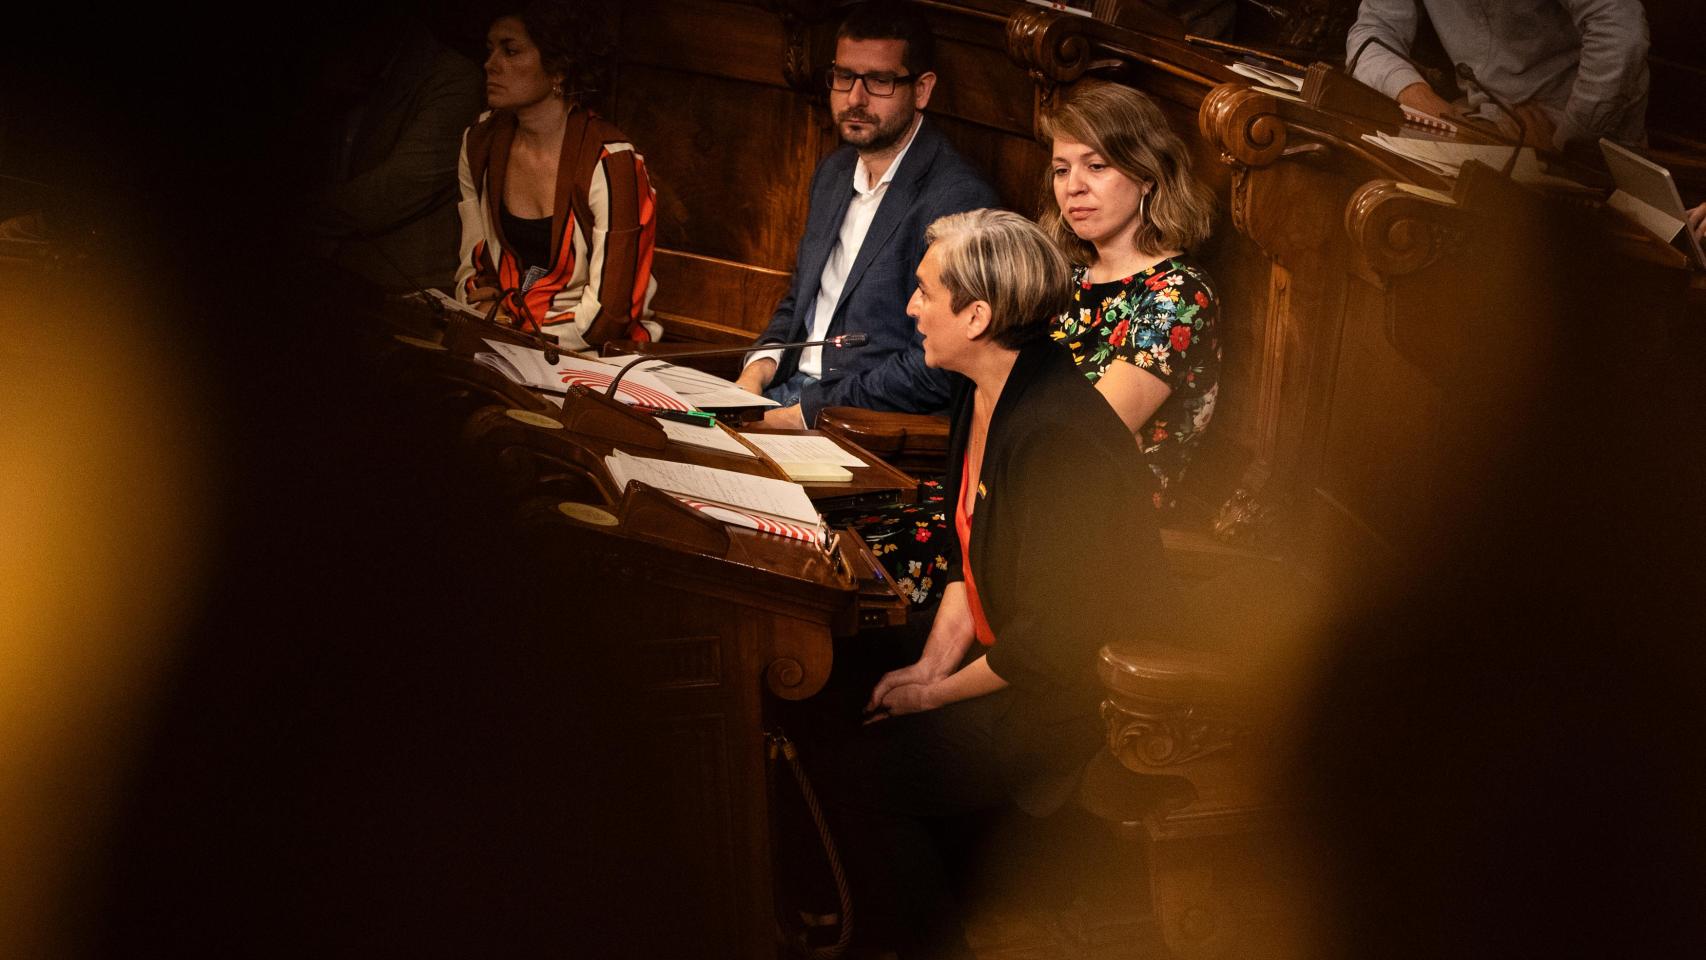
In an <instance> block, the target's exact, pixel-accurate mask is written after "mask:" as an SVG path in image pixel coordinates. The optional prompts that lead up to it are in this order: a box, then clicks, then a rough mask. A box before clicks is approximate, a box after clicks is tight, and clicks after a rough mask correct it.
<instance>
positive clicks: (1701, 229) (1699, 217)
mask: <svg viewBox="0 0 1706 960" xmlns="http://www.w3.org/2000/svg"><path fill="white" fill-rule="evenodd" d="M1688 229H1689V231H1690V232H1692V233H1693V234H1694V235H1695V236H1696V237H1699V238H1700V239H1701V240H1706V203H1702V204H1701V205H1700V206H1698V207H1695V208H1694V209H1693V210H1690V211H1688Z"/></svg>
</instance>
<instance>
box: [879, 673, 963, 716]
mask: <svg viewBox="0 0 1706 960" xmlns="http://www.w3.org/2000/svg"><path fill="white" fill-rule="evenodd" d="M945 676H947V674H945V673H944V674H936V673H935V672H934V671H932V670H931V669H930V665H929V664H927V663H925V662H924V661H923V660H919V661H918V662H917V663H915V664H913V665H912V666H910V667H901V668H900V669H899V670H890V671H889V672H888V673H885V674H883V678H882V679H881V680H878V681H877V685H876V686H875V687H873V688H872V689H871V699H870V700H869V701H867V702H866V704H865V712H866V713H867V714H871V713H878V712H880V711H884V710H885V708H886V707H887V700H888V699H889V696H890V694H893V693H894V692H895V691H897V690H902V689H906V688H911V687H923V686H926V685H928V684H931V683H934V682H935V681H937V680H940V679H942V677H945ZM908 696H914V694H908ZM919 709H926V708H922V707H920V708H915V709H913V710H908V711H906V712H907V713H916V712H917V710H919ZM887 712H888V713H893V712H894V711H893V710H892V709H890V710H887Z"/></svg>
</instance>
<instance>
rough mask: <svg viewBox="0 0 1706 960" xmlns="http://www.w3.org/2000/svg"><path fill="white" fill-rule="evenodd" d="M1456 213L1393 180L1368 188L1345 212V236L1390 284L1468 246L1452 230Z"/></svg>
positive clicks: (1360, 191)
mask: <svg viewBox="0 0 1706 960" xmlns="http://www.w3.org/2000/svg"><path fill="white" fill-rule="evenodd" d="M1455 213H1456V211H1455V208H1454V207H1452V206H1450V205H1448V204H1444V203H1441V202H1439V201H1437V200H1431V199H1429V198H1427V197H1423V196H1418V195H1417V194H1415V193H1412V192H1409V191H1407V190H1404V189H1402V188H1401V187H1399V186H1398V184H1397V183H1395V182H1393V181H1391V180H1374V181H1370V182H1369V183H1365V184H1363V185H1362V186H1361V187H1360V188H1358V189H1357V191H1356V193H1354V194H1352V195H1351V199H1350V202H1349V203H1348V204H1346V206H1345V232H1346V233H1348V234H1350V238H1351V244H1352V246H1353V247H1354V248H1355V249H1356V250H1357V251H1358V252H1359V253H1361V254H1362V257H1363V259H1364V260H1365V261H1366V262H1367V263H1368V265H1369V267H1370V268H1371V269H1372V270H1373V271H1374V272H1375V273H1376V274H1378V275H1379V276H1380V278H1381V279H1382V280H1383V281H1385V280H1390V279H1391V278H1394V277H1400V276H1404V275H1407V274H1412V273H1415V272H1416V271H1418V270H1421V269H1423V268H1424V267H1427V266H1429V265H1430V264H1432V263H1434V262H1435V261H1437V260H1439V258H1440V257H1441V256H1442V255H1444V254H1446V253H1447V252H1449V251H1451V250H1453V249H1455V248H1456V247H1458V246H1459V245H1461V243H1462V242H1463V233H1462V231H1461V230H1459V229H1457V228H1456V227H1454V226H1453V225H1452V224H1451V222H1450V221H1451V220H1452V219H1454V218H1455Z"/></svg>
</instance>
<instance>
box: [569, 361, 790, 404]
mask: <svg viewBox="0 0 1706 960" xmlns="http://www.w3.org/2000/svg"><path fill="white" fill-rule="evenodd" d="M633 359H634V358H633V356H632V355H626V356H619V357H599V358H598V362H600V363H605V364H609V365H611V366H613V367H621V366H624V365H626V364H627V363H628V362H629V361H631V360H633ZM635 369H638V370H642V371H644V372H645V373H649V374H651V375H653V376H655V377H657V378H658V379H659V380H660V381H662V382H663V383H665V384H668V385H669V387H670V389H672V390H674V391H675V392H676V393H678V394H680V395H681V396H682V397H683V398H684V399H686V400H687V401H688V402H690V403H692V404H693V405H694V406H696V407H698V408H700V409H701V410H736V409H740V408H743V407H774V406H776V405H777V404H776V401H774V400H770V399H767V398H765V397H761V396H759V395H757V394H755V393H748V392H746V391H745V390H742V389H741V388H740V387H738V386H735V385H734V384H733V383H732V382H730V381H728V380H724V379H723V378H722V377H719V376H717V375H716V374H714V373H706V372H705V371H703V370H695V369H693V368H692V367H682V366H676V365H674V364H671V363H665V362H662V358H659V360H658V361H653V362H648V363H645V364H642V365H641V366H639V367H636V368H635ZM628 376H629V377H631V376H633V374H631V373H630V374H629V375H628ZM622 379H623V380H624V381H626V380H627V379H628V378H627V377H623V378H622Z"/></svg>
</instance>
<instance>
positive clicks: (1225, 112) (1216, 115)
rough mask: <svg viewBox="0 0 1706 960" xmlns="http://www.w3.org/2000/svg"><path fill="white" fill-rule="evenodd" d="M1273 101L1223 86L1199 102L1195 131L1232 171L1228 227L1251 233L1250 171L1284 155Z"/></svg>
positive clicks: (1238, 87) (1245, 87)
mask: <svg viewBox="0 0 1706 960" xmlns="http://www.w3.org/2000/svg"><path fill="white" fill-rule="evenodd" d="M1278 109H1279V107H1278V104H1277V102H1276V101H1275V100H1274V98H1273V97H1272V96H1271V95H1269V94H1267V93H1264V92H1262V91H1260V90H1257V89H1256V88H1254V87H1251V86H1248V85H1245V84H1241V83H1223V84H1220V85H1219V86H1217V87H1215V88H1214V89H1212V90H1210V91H1209V92H1208V96H1206V97H1203V101H1202V106H1201V107H1200V108H1199V109H1198V110H1197V129H1198V130H1199V131H1200V132H1201V133H1202V135H1203V137H1204V139H1206V140H1207V141H1208V142H1209V145H1210V146H1213V147H1215V148H1216V149H1217V150H1219V151H1220V162H1221V163H1224V164H1226V165H1227V166H1229V167H1231V168H1232V189H1231V190H1230V191H1228V200H1229V203H1228V206H1229V207H1230V209H1231V213H1232V225H1233V226H1234V227H1235V228H1237V229H1238V230H1239V231H1240V232H1242V233H1244V234H1246V235H1248V234H1249V233H1250V184H1249V172H1250V168H1251V167H1265V166H1267V165H1268V164H1270V163H1273V162H1274V161H1275V160H1278V159H1279V158H1280V157H1282V156H1284V155H1285V143H1286V127H1285V121H1284V120H1282V119H1280V117H1279V115H1278V113H1277V112H1276V111H1277V110H1278Z"/></svg>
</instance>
